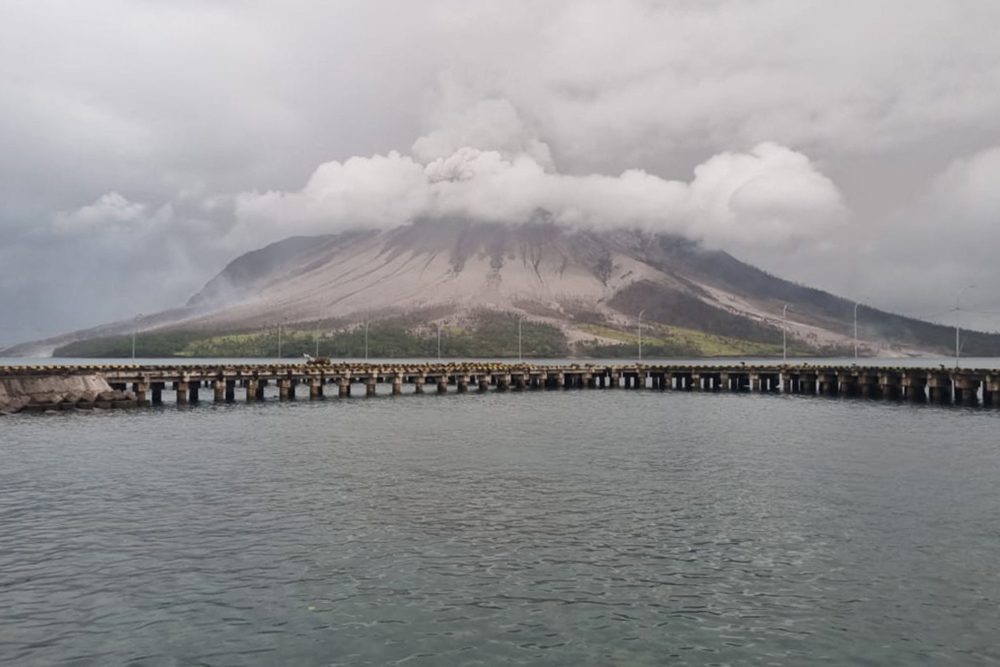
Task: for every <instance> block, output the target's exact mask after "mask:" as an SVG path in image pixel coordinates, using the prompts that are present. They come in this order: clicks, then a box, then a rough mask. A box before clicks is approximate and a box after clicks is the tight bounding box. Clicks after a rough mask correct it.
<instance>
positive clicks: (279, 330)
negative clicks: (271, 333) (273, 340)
mask: <svg viewBox="0 0 1000 667" xmlns="http://www.w3.org/2000/svg"><path fill="white" fill-rule="evenodd" d="M278 358H279V359H281V322H278Z"/></svg>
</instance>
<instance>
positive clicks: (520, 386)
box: [514, 373, 527, 391]
mask: <svg viewBox="0 0 1000 667" xmlns="http://www.w3.org/2000/svg"><path fill="white" fill-rule="evenodd" d="M526 386H527V383H526V382H525V381H524V373H520V374H518V375H515V376H514V389H517V390H518V391H524V389H525V387H526Z"/></svg>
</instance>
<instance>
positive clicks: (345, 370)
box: [0, 362, 1000, 407]
mask: <svg viewBox="0 0 1000 667" xmlns="http://www.w3.org/2000/svg"><path fill="white" fill-rule="evenodd" d="M74 374H76V375H97V376H100V377H103V378H104V379H105V380H106V381H107V382H108V383H109V384H110V385H111V387H112V388H114V389H116V390H119V391H129V392H130V396H131V397H133V398H134V401H135V403H136V404H137V405H150V404H152V405H157V404H160V403H163V402H164V393H168V394H172V395H173V401H172V402H174V403H177V404H180V405H185V404H190V403H197V402H199V401H201V400H212V401H214V402H218V403H223V402H233V401H238V400H240V401H248V402H253V401H260V400H264V399H265V388H266V387H268V386H269V385H273V386H276V387H277V395H276V396H274V392H273V391H272V392H271V394H272V396H271V398H277V399H278V400H296V399H311V400H316V399H320V398H323V397H326V396H333V395H336V396H338V397H342V398H346V397H349V396H351V395H352V393H353V392H354V391H355V390H359V393H360V392H361V391H363V393H364V395H366V396H375V395H377V394H379V393H391V394H393V395H398V394H402V393H404V387H412V392H407V393H417V394H421V393H425V392H428V391H434V392H436V393H448V392H452V391H454V392H459V393H462V392H467V391H480V392H482V391H508V390H511V391H527V390H557V389H615V388H622V389H647V390H660V391H698V392H774V393H788V394H800V395H822V396H844V397H856V398H866V399H882V400H904V401H912V402H930V403H938V404H960V405H970V406H971V405H983V406H991V407H1000V371H998V370H993V369H946V368H943V367H939V368H888V367H881V366H880V367H866V366H855V365H852V366H822V365H794V364H786V365H746V364H731V365H728V364H720V365H711V366H700V365H695V366H692V365H673V364H620V365H618V364H616V365H606V364H601V365H593V364H569V365H565V364H561V365H547V364H531V363H487V362H482V363H477V362H464V363H420V364H412V363H401V364H390V363H379V364H359V363H330V364H310V363H302V362H289V363H280V364H275V363H268V364H233V365H230V364H221V365H184V364H178V365H167V366H143V365H106V364H94V365H77V366H56V365H53V366H5V367H0V379H3V378H8V377H24V376H34V377H37V376H39V375H41V376H45V375H49V376H53V377H65V376H68V375H74ZM380 385H382V386H385V387H386V389H383V390H382V392H379V390H378V387H379V386H380ZM202 390H206V392H205V393H204V394H203V393H202Z"/></svg>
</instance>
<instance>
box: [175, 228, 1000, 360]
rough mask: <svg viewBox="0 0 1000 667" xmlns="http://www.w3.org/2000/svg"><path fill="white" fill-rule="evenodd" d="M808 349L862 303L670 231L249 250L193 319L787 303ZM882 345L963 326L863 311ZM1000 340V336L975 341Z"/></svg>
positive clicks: (732, 331) (699, 312) (751, 308)
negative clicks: (776, 274) (771, 272)
mask: <svg viewBox="0 0 1000 667" xmlns="http://www.w3.org/2000/svg"><path fill="white" fill-rule="evenodd" d="M785 304H788V306H789V317H788V322H787V327H788V331H789V333H790V335H791V336H792V337H793V338H795V339H796V340H798V341H799V342H800V343H801V345H804V346H808V347H812V348H815V349H816V350H824V349H826V350H830V349H832V348H838V347H839V349H841V350H843V349H846V348H847V347H848V346H849V345H850V344H851V341H852V336H853V324H852V320H853V307H854V304H853V302H849V301H846V300H844V299H841V298H838V297H835V296H833V295H830V294H828V293H826V292H822V291H820V290H815V289H811V288H808V287H803V286H800V285H795V284H793V283H789V282H787V281H784V280H781V279H779V278H776V277H774V276H771V275H769V274H767V273H765V272H763V271H760V270H759V269H756V268H754V267H752V266H749V265H747V264H745V263H743V262H740V261H739V260H737V259H735V258H733V257H732V256H730V255H728V254H727V253H724V252H719V251H709V250H705V249H704V248H702V247H701V246H699V245H698V244H696V243H692V242H690V241H687V240H684V239H682V238H678V237H675V236H668V235H651V234H646V233H642V232H638V231H621V230H619V231H608V232H598V231H586V230H575V229H568V228H564V227H559V226H556V225H553V224H526V225H516V226H507V225H483V224H470V223H465V222H442V221H434V222H425V223H415V224H411V225H407V226H403V227H399V228H396V229H393V230H389V231H384V232H374V231H368V232H351V233H345V234H340V235H331V236H321V237H312V238H301V237H299V238H291V239H287V240H285V241H282V242H279V243H275V244H273V245H271V246H268V247H267V248H264V249H261V250H258V251H255V252H253V253H248V254H247V255H244V256H242V257H240V258H238V259H237V260H235V261H234V262H232V263H231V264H230V265H229V266H228V267H226V269H225V270H223V271H222V272H221V273H220V274H219V275H218V276H217V277H216V278H214V279H213V280H212V281H211V282H209V283H208V285H206V287H205V289H203V290H202V291H201V292H199V293H198V294H196V295H195V296H194V297H192V299H191V301H190V302H189V306H198V307H199V308H200V309H202V310H208V311H210V312H209V313H208V314H206V315H203V316H201V317H198V318H195V319H194V320H193V321H191V322H189V323H188V325H189V326H198V327H205V328H211V329H240V328H253V327H260V326H262V325H266V324H273V323H278V322H285V323H287V324H289V325H294V323H296V322H312V321H325V320H336V321H339V322H342V323H344V322H346V323H349V322H361V321H364V320H371V319H380V318H386V317H392V316H400V315H407V314H419V315H420V316H421V317H424V318H425V319H431V320H440V319H445V318H453V319H454V318H459V319H460V318H473V317H475V313H476V312H477V311H482V310H484V309H485V310H491V311H501V312H509V313H516V314H518V315H522V316H525V317H528V318H531V319H536V320H539V321H545V322H549V323H552V324H557V325H558V326H560V327H561V328H563V330H564V331H565V332H566V333H567V335H568V336H569V339H570V340H580V339H587V338H594V337H598V338H599V334H595V333H594V326H592V325H595V324H602V323H603V324H610V325H615V326H630V324H631V323H633V322H634V321H635V319H636V317H637V316H638V314H639V313H640V312H642V313H643V316H644V320H645V321H647V322H649V323H654V322H655V323H661V324H668V325H674V326H679V327H685V328H690V329H696V330H699V331H704V332H706V333H712V334H718V335H723V336H731V337H736V338H740V339H744V340H753V341H761V342H772V343H773V342H776V341H778V342H780V337H781V335H780V330H781V327H782V323H781V311H782V306H783V305H785ZM862 314H863V318H862V322H863V324H862V331H861V333H862V338H863V339H864V340H866V341H868V347H869V348H872V347H874V345H875V341H878V343H879V345H881V346H884V345H885V344H891V345H893V346H894V347H896V348H897V349H898V350H899V351H902V352H908V351H916V350H941V351H944V350H947V348H948V345H949V342H950V340H951V335H952V334H951V330H950V329H948V328H946V327H941V326H938V325H933V324H929V323H924V322H919V321H917V320H911V319H908V318H902V317H898V316H894V315H890V314H888V313H883V312H880V311H876V310H874V309H868V308H864V309H862ZM973 343H974V344H976V345H979V346H982V345H988V346H996V347H997V349H998V350H1000V338H998V337H996V336H986V335H980V336H979V338H978V339H976V340H975V341H973Z"/></svg>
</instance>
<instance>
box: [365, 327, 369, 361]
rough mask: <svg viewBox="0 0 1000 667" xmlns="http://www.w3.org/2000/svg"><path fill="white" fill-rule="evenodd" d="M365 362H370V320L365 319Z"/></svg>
mask: <svg viewBox="0 0 1000 667" xmlns="http://www.w3.org/2000/svg"><path fill="white" fill-rule="evenodd" d="M365 363H366V364H367V363H368V320H365Z"/></svg>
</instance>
